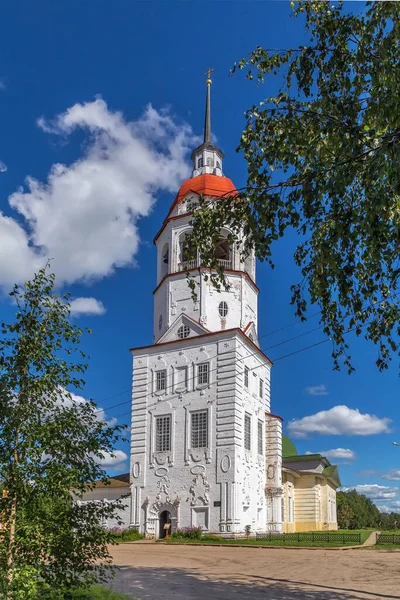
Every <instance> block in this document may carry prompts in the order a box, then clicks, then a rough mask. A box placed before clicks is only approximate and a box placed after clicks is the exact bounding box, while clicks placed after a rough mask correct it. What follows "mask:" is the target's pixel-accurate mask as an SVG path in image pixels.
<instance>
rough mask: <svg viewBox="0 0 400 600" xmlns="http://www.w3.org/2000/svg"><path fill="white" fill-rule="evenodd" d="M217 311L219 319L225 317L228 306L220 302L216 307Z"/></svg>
mask: <svg viewBox="0 0 400 600" xmlns="http://www.w3.org/2000/svg"><path fill="white" fill-rule="evenodd" d="M218 311H219V314H220V315H221V317H226V315H227V314H228V304H227V303H226V302H220V303H219V306H218Z"/></svg>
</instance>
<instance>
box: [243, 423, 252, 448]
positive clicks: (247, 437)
mask: <svg viewBox="0 0 400 600" xmlns="http://www.w3.org/2000/svg"><path fill="white" fill-rule="evenodd" d="M244 448H245V450H251V417H250V415H248V414H245V415H244Z"/></svg>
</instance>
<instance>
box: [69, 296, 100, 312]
mask: <svg viewBox="0 0 400 600" xmlns="http://www.w3.org/2000/svg"><path fill="white" fill-rule="evenodd" d="M70 309H71V315H76V316H80V315H104V313H105V312H106V309H105V307H104V305H103V303H102V302H100V300H96V298H75V299H74V300H71V302H70Z"/></svg>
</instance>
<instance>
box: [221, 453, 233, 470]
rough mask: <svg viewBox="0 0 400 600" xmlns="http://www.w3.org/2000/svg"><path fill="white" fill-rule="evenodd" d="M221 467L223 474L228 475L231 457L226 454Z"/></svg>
mask: <svg viewBox="0 0 400 600" xmlns="http://www.w3.org/2000/svg"><path fill="white" fill-rule="evenodd" d="M220 467H221V471H222V472H223V473H227V472H228V471H229V469H230V468H231V457H230V456H228V455H227V454H225V456H223V457H222V458H221V463H220Z"/></svg>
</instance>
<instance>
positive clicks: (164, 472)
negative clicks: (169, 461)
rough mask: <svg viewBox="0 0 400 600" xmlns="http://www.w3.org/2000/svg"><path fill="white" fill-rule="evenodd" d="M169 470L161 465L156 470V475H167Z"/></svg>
mask: <svg viewBox="0 0 400 600" xmlns="http://www.w3.org/2000/svg"><path fill="white" fill-rule="evenodd" d="M168 471H169V469H168V468H167V467H159V468H158V469H156V470H155V471H154V475H155V476H156V477H165V476H166V475H168Z"/></svg>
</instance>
